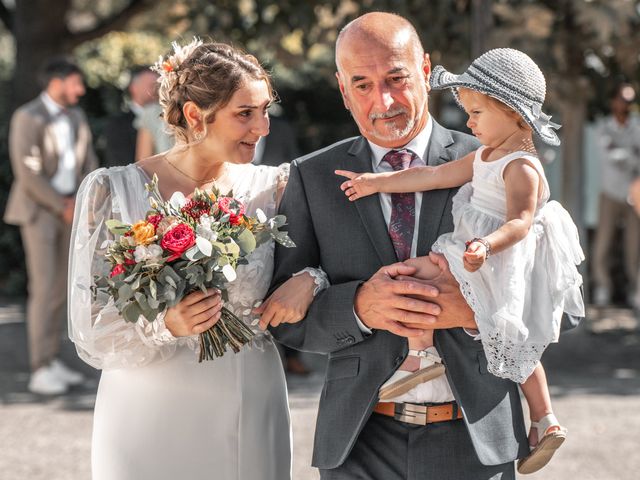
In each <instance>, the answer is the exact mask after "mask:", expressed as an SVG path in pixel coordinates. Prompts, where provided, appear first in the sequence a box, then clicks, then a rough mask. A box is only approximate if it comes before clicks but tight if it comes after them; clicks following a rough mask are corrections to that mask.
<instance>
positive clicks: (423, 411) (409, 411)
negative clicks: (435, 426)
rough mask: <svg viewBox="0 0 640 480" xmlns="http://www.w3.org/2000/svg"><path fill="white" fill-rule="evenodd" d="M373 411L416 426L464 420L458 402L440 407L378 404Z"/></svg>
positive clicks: (410, 404) (439, 405) (440, 405)
mask: <svg viewBox="0 0 640 480" xmlns="http://www.w3.org/2000/svg"><path fill="white" fill-rule="evenodd" d="M373 411H374V412H375V413H379V414H380V415H386V416H387V417H393V418H394V419H396V420H398V421H400V422H405V423H412V424H414V425H427V424H428V423H436V422H448V421H450V420H459V419H461V418H462V412H461V411H460V409H459V408H458V404H457V403H456V402H449V403H441V404H438V405H414V404H412V403H394V402H378V403H377V404H376V406H375V407H374V408H373Z"/></svg>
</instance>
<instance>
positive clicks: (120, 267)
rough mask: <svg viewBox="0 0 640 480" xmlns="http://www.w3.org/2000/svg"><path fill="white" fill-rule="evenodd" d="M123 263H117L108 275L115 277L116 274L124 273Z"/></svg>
mask: <svg viewBox="0 0 640 480" xmlns="http://www.w3.org/2000/svg"><path fill="white" fill-rule="evenodd" d="M124 272H125V270H124V265H122V264H120V263H119V264H118V265H116V266H115V267H113V270H111V275H109V276H110V277H115V276H116V275H120V274H122V273H124Z"/></svg>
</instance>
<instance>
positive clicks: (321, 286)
mask: <svg viewBox="0 0 640 480" xmlns="http://www.w3.org/2000/svg"><path fill="white" fill-rule="evenodd" d="M303 273H308V274H309V275H311V278H313V282H314V283H315V284H316V286H315V288H314V289H313V296H314V297H315V296H316V295H318V293H320V292H321V291H322V290H325V289H327V288H329V287H330V286H331V284H330V283H329V277H328V276H327V274H326V273H325V271H324V270H322V268H320V267H318V268H311V267H307V268H303V269H302V270H300V271H299V272H296V273H294V274H293V275H291V276H292V277H297V276H298V275H302V274H303Z"/></svg>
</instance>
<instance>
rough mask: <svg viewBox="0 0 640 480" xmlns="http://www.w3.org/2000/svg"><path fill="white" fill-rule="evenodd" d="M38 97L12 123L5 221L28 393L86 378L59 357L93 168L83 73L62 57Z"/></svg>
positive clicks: (46, 73)
mask: <svg viewBox="0 0 640 480" xmlns="http://www.w3.org/2000/svg"><path fill="white" fill-rule="evenodd" d="M41 81H42V86H43V91H42V93H41V94H40V95H39V96H38V97H36V98H35V99H34V100H32V101H31V102H29V103H27V104H25V105H23V106H21V107H19V108H18V109H17V110H16V112H15V113H14V114H13V117H12V118H11V126H10V131H9V153H10V157H11V167H12V171H13V175H14V177H15V178H14V182H13V185H12V186H11V193H10V195H9V200H8V202H7V208H6V211H5V215H4V221H5V222H6V223H8V224H12V225H18V226H19V227H20V233H21V236H22V243H23V247H24V252H25V261H26V264H27V275H28V281H29V283H28V294H29V298H28V301H27V337H28V343H29V363H30V367H31V372H32V374H31V378H30V381H29V390H30V391H32V392H34V393H38V394H43V395H55V394H61V393H64V392H66V391H67V389H68V388H69V386H71V385H75V384H78V383H81V382H82V380H83V377H82V375H81V374H79V373H78V372H74V371H72V370H70V369H69V368H68V367H66V366H65V365H64V364H63V363H62V362H61V361H60V360H59V359H57V358H56V357H57V354H58V351H59V349H60V338H61V335H62V329H63V327H64V325H65V320H66V300H67V298H66V296H67V291H66V286H67V263H68V255H69V238H70V233H71V223H72V221H73V211H74V204H75V193H76V190H77V188H78V186H79V185H80V182H81V181H82V179H83V178H84V177H85V175H87V174H88V173H89V172H90V171H92V170H94V169H95V168H96V166H97V160H96V156H95V154H94V151H93V147H92V143H91V131H90V129H89V125H88V123H87V119H86V117H85V115H84V113H83V112H82V110H80V109H79V108H75V105H77V103H78V100H79V99H80V97H82V96H83V95H84V94H85V87H84V81H83V77H82V72H81V71H80V69H79V68H78V66H77V65H75V63H73V62H72V61H70V60H68V59H66V58H53V59H51V60H50V61H49V62H47V64H46V65H45V66H44V68H43V70H42V77H41Z"/></svg>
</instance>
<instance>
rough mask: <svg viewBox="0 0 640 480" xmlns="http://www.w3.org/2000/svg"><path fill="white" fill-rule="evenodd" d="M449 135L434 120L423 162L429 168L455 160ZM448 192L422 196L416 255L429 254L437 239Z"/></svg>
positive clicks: (434, 191)
mask: <svg viewBox="0 0 640 480" xmlns="http://www.w3.org/2000/svg"><path fill="white" fill-rule="evenodd" d="M452 145H453V138H452V137H451V133H449V131H448V130H447V129H445V128H443V127H442V126H441V125H439V124H438V123H437V122H436V121H435V120H433V130H432V131H431V138H430V139H429V145H428V146H427V154H426V157H425V159H424V160H425V162H426V163H427V165H430V166H433V167H435V166H438V165H442V164H443V163H446V162H448V161H451V160H454V159H456V158H457V156H458V154H457V151H456V150H455V148H453V147H452ZM450 193H451V192H450V190H448V189H447V190H431V191H427V192H424V193H423V194H422V206H421V208H420V227H419V231H418V248H417V252H416V254H417V255H418V256H423V255H426V254H427V253H429V250H431V246H432V245H433V242H435V241H436V239H437V238H438V230H439V228H440V222H441V220H442V216H443V215H444V211H445V208H446V206H447V201H448V199H449V195H450Z"/></svg>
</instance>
